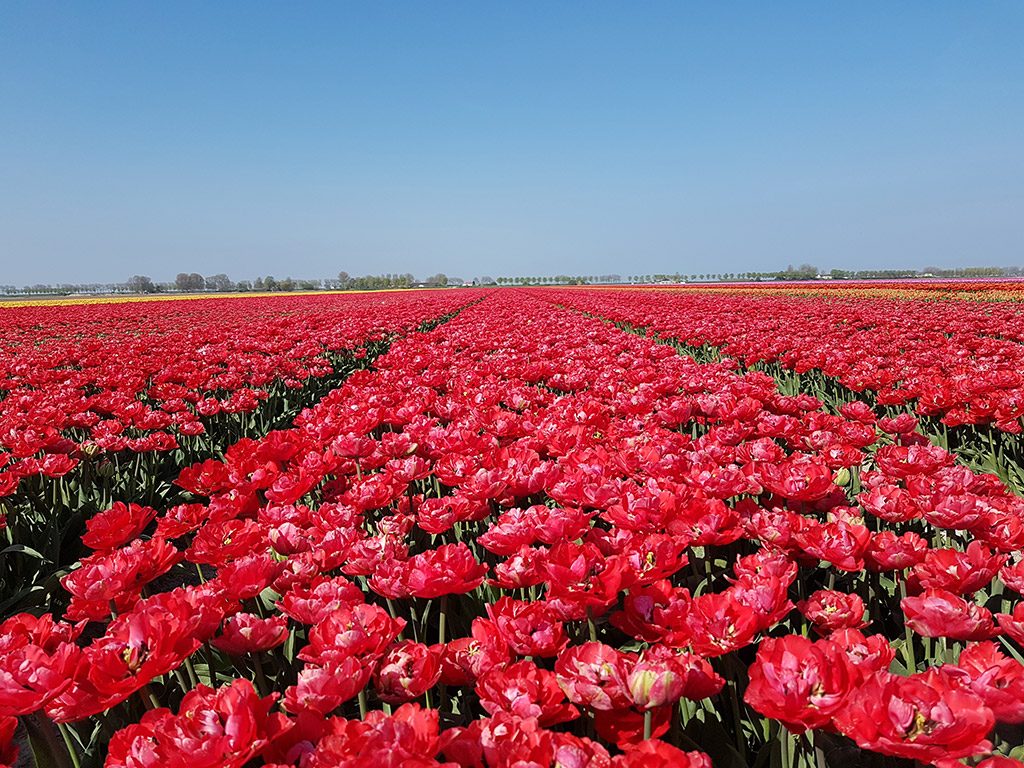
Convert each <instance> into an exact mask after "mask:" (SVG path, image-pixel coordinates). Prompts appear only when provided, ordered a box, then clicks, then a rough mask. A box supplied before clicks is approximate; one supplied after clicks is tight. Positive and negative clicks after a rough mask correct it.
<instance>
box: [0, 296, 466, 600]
mask: <svg viewBox="0 0 1024 768" xmlns="http://www.w3.org/2000/svg"><path fill="white" fill-rule="evenodd" d="M482 295H483V294H481V293H476V292H467V293H463V294H458V295H457V294H454V293H439V292H425V291H421V292H409V293H401V294H397V295H394V296H389V297H388V298H381V297H380V296H370V295H342V296H304V297H282V298H278V297H271V298H260V299H244V300H239V299H204V300H195V301H151V302H139V303H131V304H107V305H82V306H78V307H67V306H62V307H20V308H15V309H5V310H0V323H2V324H3V326H4V327H3V331H2V338H3V339H4V344H3V347H2V351H0V394H3V395H4V397H3V398H2V399H0V541H2V540H3V539H6V543H5V545H4V546H2V547H0V550H3V551H2V552H0V617H4V616H7V615H10V614H11V613H12V612H16V611H18V610H19V609H25V608H27V607H31V606H39V607H50V608H52V607H55V606H54V601H57V603H58V604H59V602H60V598H61V594H60V589H59V584H57V582H56V577H57V576H59V575H60V573H61V572H63V571H66V568H67V567H69V566H70V565H71V564H72V563H73V562H74V561H75V560H77V559H78V558H79V557H81V556H82V554H84V550H83V549H82V546H81V543H80V537H81V535H82V532H83V525H84V521H85V520H87V519H88V518H89V517H90V516H91V515H92V514H94V513H96V512H98V511H100V510H103V509H106V508H108V507H110V506H111V504H113V503H114V502H116V501H123V502H127V501H131V502H136V503H142V504H147V505H151V506H152V505H157V506H167V505H168V504H172V503H174V502H175V501H183V500H187V498H188V497H187V495H186V494H184V492H183V491H182V489H181V488H179V487H177V486H175V485H174V479H175V478H176V477H177V475H178V473H179V472H180V470H181V468H182V467H183V466H187V465H189V464H191V463H194V462H197V461H201V460H204V459H207V458H211V457H214V456H221V455H223V452H224V450H225V449H226V448H227V447H228V446H230V445H232V444H234V443H236V442H237V441H238V440H239V439H240V438H242V437H245V436H248V437H258V436H263V435H265V434H267V432H269V431H270V430H271V429H272V428H275V427H279V426H286V425H287V424H290V423H291V420H292V419H293V418H294V417H295V415H296V414H297V413H299V411H301V410H302V408H304V407H307V406H310V405H312V404H313V403H315V402H317V401H318V400H319V398H320V397H322V396H323V395H324V394H326V393H327V392H329V391H331V390H332V389H334V388H336V387H337V386H338V385H339V383H340V382H341V381H343V380H344V379H345V378H346V377H347V376H348V375H349V374H350V373H351V372H352V371H354V370H357V369H360V368H365V367H366V366H367V365H368V364H369V363H370V362H372V360H373V359H374V358H375V357H376V356H377V355H378V354H380V353H381V352H383V351H384V350H385V349H386V348H387V345H388V343H389V340H390V339H391V338H393V337H394V336H395V335H396V334H401V333H406V332H409V331H412V330H415V329H416V328H418V327H427V326H429V325H431V324H433V323H436V322H439V321H442V320H444V319H445V318H446V317H447V316H450V315H451V314H452V313H453V312H455V311H457V309H458V308H459V307H460V306H464V305H465V304H467V303H469V302H471V301H473V300H476V299H479V298H480V296H482Z"/></svg>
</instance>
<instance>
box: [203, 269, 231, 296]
mask: <svg viewBox="0 0 1024 768" xmlns="http://www.w3.org/2000/svg"><path fill="white" fill-rule="evenodd" d="M206 287H207V288H209V289H210V290H211V291H219V292H221V293H225V292H227V291H231V290H234V287H235V284H234V283H233V282H231V278H230V277H228V276H227V275H225V274H224V273H223V272H222V273H220V274H217V275H210V276H209V277H208V278H206Z"/></svg>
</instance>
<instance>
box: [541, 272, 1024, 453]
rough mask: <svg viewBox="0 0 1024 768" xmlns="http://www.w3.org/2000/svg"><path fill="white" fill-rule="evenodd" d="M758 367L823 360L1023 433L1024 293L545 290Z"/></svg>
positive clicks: (944, 415)
mask: <svg viewBox="0 0 1024 768" xmlns="http://www.w3.org/2000/svg"><path fill="white" fill-rule="evenodd" d="M542 295H543V296H544V297H546V298H548V299H549V300H552V301H556V302H557V303H560V304H564V305H565V306H571V307H574V308H576V309H579V310H581V311H585V312H588V313H592V314H594V315H596V316H599V317H604V318H606V319H609V320H612V321H623V322H628V323H630V324H632V325H634V326H639V327H643V328H646V329H649V330H650V331H651V332H653V333H656V334H658V335H661V336H664V337H667V338H673V339H676V340H679V341H681V342H683V343H685V344H687V345H688V346H691V347H695V348H700V347H704V346H707V347H713V348H716V349H721V350H722V352H723V353H724V354H726V355H728V356H730V357H733V358H735V359H736V360H738V361H740V362H742V363H744V364H745V365H747V366H750V365H752V364H754V363H773V364H778V365H779V366H781V367H783V368H786V369H790V370H793V371H795V372H797V373H806V372H808V371H812V370H817V371H820V372H821V373H822V374H823V375H824V376H826V377H829V378H832V379H835V380H837V381H838V382H839V383H841V384H842V385H843V386H844V387H847V388H849V389H851V390H853V391H855V392H864V391H870V392H871V393H872V395H873V397H874V398H875V401H876V402H877V403H878V404H879V405H882V406H885V405H904V404H907V403H912V404H914V406H915V407H916V409H917V411H918V412H919V413H920V414H921V415H924V416H933V417H936V418H937V419H941V421H942V423H944V424H946V425H947V426H951V427H953V426H960V425H989V424H991V425H993V426H994V427H995V428H996V429H999V430H1002V431H1004V432H1009V433H1012V434H1020V432H1021V429H1022V421H1021V417H1022V416H1024V373H1022V371H1024V345H1022V343H1021V342H1024V331H1022V330H1021V329H1022V328H1024V325H1022V320H1024V305H1022V304H1021V303H1019V302H984V301H926V300H908V299H897V298H891V299H879V298H849V297H842V298H834V297H831V296H829V294H828V293H827V292H825V293H824V294H823V295H813V296H785V295H773V296H762V295H756V294H751V295H748V294H747V293H745V292H742V291H739V292H733V293H728V294H723V293H701V292H695V291H656V292H655V291H647V292H641V291H601V292H598V291H579V290H572V289H569V290H562V291H545V292H543V294H542Z"/></svg>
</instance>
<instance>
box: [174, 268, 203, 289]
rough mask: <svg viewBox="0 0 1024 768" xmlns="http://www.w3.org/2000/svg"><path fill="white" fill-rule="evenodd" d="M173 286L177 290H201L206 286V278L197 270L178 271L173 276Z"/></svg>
mask: <svg viewBox="0 0 1024 768" xmlns="http://www.w3.org/2000/svg"><path fill="white" fill-rule="evenodd" d="M174 286H175V287H176V288H177V289H178V290H179V291H183V292H185V291H201V290H203V288H205V287H206V280H204V279H203V276H202V275H200V274H199V273H198V272H189V273H186V272H179V273H178V276H177V277H176V278H174Z"/></svg>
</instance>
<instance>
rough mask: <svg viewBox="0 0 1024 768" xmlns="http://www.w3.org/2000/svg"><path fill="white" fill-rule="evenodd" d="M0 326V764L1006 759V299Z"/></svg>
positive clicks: (520, 300) (1017, 477) (618, 304)
mask: <svg viewBox="0 0 1024 768" xmlns="http://www.w3.org/2000/svg"><path fill="white" fill-rule="evenodd" d="M926 285H929V284H922V285H915V286H910V287H908V288H906V289H905V288H904V287H903V286H901V285H900V284H897V283H891V284H883V285H881V287H879V286H877V285H876V286H875V287H873V288H864V289H863V290H861V289H860V288H858V286H857V285H853V286H850V285H847V286H843V287H834V286H830V285H815V286H813V289H812V287H808V286H804V287H803V288H800V287H796V288H793V289H792V290H785V289H783V288H782V287H781V286H777V287H776V288H777V289H773V290H767V289H764V288H763V287H762V288H757V287H753V286H742V285H736V286H731V287H729V288H728V289H721V288H719V289H712V288H707V289H705V288H704V287H701V286H679V287H660V286H659V287H654V288H612V287H609V288H587V287H563V288H502V289H488V288H479V289H477V288H473V289H468V288H467V289H458V290H437V291H396V292H377V293H349V294H313V295H292V296H258V297H248V298H199V299H193V300H177V301H171V300H168V301H138V302H130V303H97V304H77V305H76V304H63V305H59V306H14V307H5V308H0V766H39V768H43V766H46V767H48V768H49V767H51V766H55V767H57V768H85V767H86V766H110V767H111V768H121V767H124V768H129V767H130V768H143V767H147V768H148V767H150V766H153V767H154V768H179V767H181V768H205V767H206V766H210V767H211V768H214V767H218V768H219V767H222V766H230V767H232V768H241V767H242V766H281V767H285V766H295V767H296V768H335V767H344V768H364V767H365V766H374V767H375V768H392V767H394V768H399V767H401V766H408V767H410V768H427V767H428V766H445V767H446V768H459V767H461V766H465V767H466V768H547V767H548V766H557V767H558V768H587V767H592V768H646V767H648V766H650V767H651V768H658V767H659V766H665V767H666V768H668V767H669V766H672V767H681V768H687V767H688V766H689V767H693V768H698V767H699V768H709V767H710V766H715V767H716V768H718V767H721V768H744V767H747V766H759V767H763V768H798V767H800V768H849V767H857V766H877V767H878V768H883V767H889V766H892V767H893V768H896V767H900V766H904V767H909V766H922V765H923V766H929V765H934V766H939V767H940V768H954V767H955V766H977V767H978V768H1012V766H1021V767H1024V597H1022V593H1024V497H1022V494H1024V436H1022V435H1021V429H1022V426H1024V421H1022V417H1024V301H1022V300H1024V287H1022V286H1021V285H1020V284H1016V283H998V284H993V287H992V288H991V289H990V288H988V287H986V285H985V284H977V285H971V286H969V290H966V289H963V288H962V287H960V286H958V285H957V284H955V283H948V284H939V286H940V288H941V290H939V289H935V290H933V289H927V288H926V287H924V286H926Z"/></svg>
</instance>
